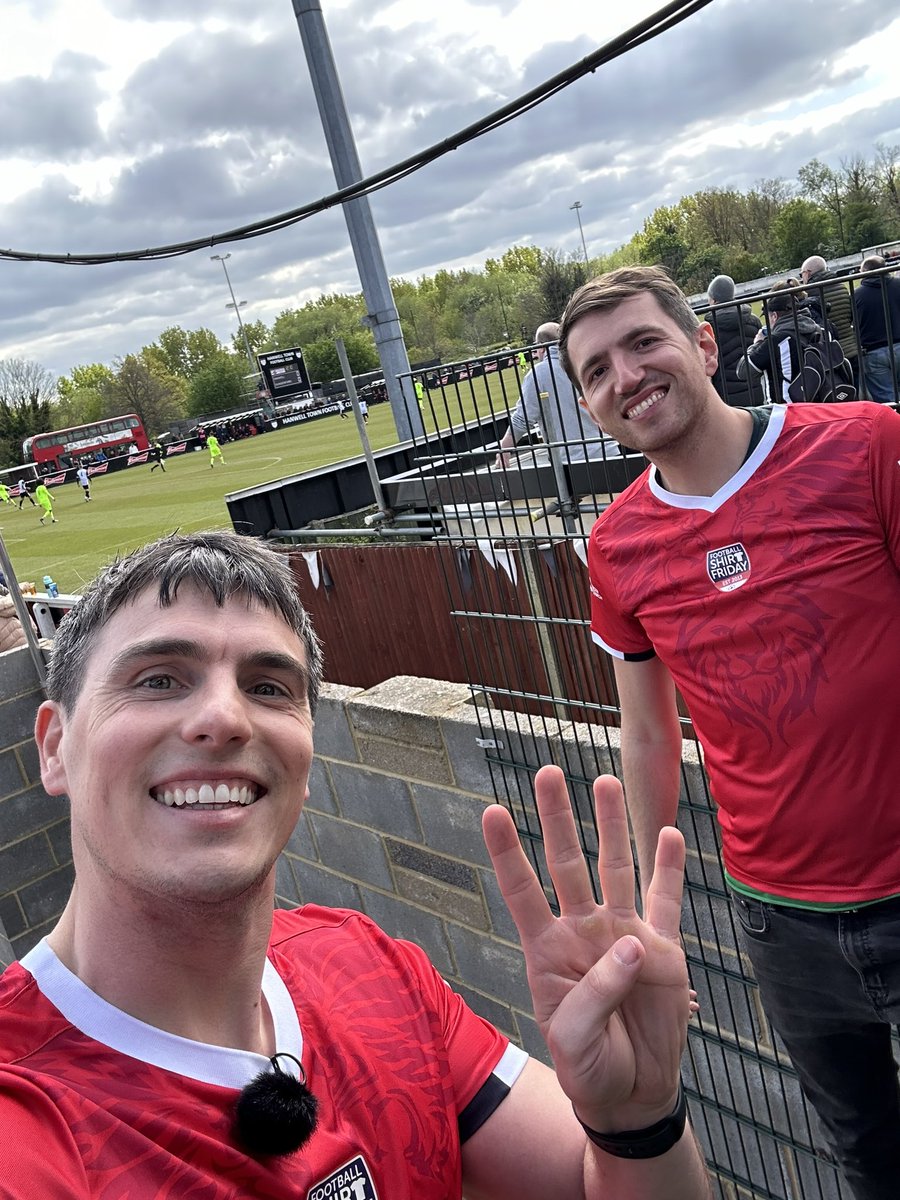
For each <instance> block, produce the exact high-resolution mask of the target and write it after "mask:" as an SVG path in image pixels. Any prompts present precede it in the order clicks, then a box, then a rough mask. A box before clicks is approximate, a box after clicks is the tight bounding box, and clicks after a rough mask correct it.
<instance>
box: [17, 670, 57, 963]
mask: <svg viewBox="0 0 900 1200" xmlns="http://www.w3.org/2000/svg"><path fill="white" fill-rule="evenodd" d="M43 698H44V697H43V693H42V692H41V689H40V685H39V683H38V678H37V672H36V671H35V668H34V663H33V662H32V660H31V656H30V654H29V652H28V650H27V648H26V647H22V648H20V649H17V650H8V651H7V652H6V653H5V654H0V967H2V966H6V965H8V964H9V963H10V962H12V961H13V959H15V958H20V957H21V956H22V955H23V954H24V953H26V951H28V950H30V949H31V947H32V946H33V945H34V944H35V942H37V941H39V940H40V939H41V938H42V937H43V936H44V934H45V933H46V932H47V930H48V929H50V928H51V927H52V925H53V923H54V922H55V920H56V918H57V917H58V916H59V914H60V912H61V911H62V909H63V906H64V904H65V902H66V897H67V896H68V894H69V889H70V887H71V884H72V854H71V848H70V845H69V819H68V805H67V803H66V801H65V799H63V798H60V797H56V796H48V795H47V793H46V792H45V791H44V789H43V787H42V786H41V778H40V769H39V766H38V753H37V747H36V745H35V742H34V718H35V714H36V713H37V709H38V706H39V705H40V703H41V701H42V700H43Z"/></svg>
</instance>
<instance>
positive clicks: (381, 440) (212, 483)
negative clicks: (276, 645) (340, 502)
mask: <svg viewBox="0 0 900 1200" xmlns="http://www.w3.org/2000/svg"><path fill="white" fill-rule="evenodd" d="M366 432H367V433H368V435H369V440H370V442H371V444H372V448H373V450H379V449H381V448H383V447H384V446H390V445H392V444H393V443H394V442H396V440H397V434H396V430H395V428H394V420H393V416H392V414H391V410H390V406H389V405H387V404H378V405H375V406H374V407H373V408H371V409H370V415H369V422H368V424H367V425H366ZM222 453H223V455H224V458H225V465H224V466H223V465H222V464H221V462H219V463H217V465H216V466H215V467H214V468H212V469H211V468H210V465H209V454H208V453H207V452H206V451H205V450H196V451H193V452H191V451H188V452H187V453H186V454H178V455H175V456H174V457H173V458H168V459H165V460H164V463H165V468H166V472H165V474H163V472H162V471H161V470H158V469H157V470H156V471H153V472H151V470H150V466H151V464H149V463H147V464H142V465H140V466H135V467H129V468H128V469H127V470H125V471H116V472H115V473H114V474H111V475H94V476H92V479H91V496H92V499H91V503H90V504H88V503H87V502H86V501H85V499H84V493H83V492H82V490H81V488H80V487H79V485H78V483H77V482H75V481H73V482H71V483H64V484H63V485H62V486H61V487H56V488H53V489H51V494H52V496H53V515H54V516H55V517H56V519H57V523H56V524H55V525H51V524H50V523H49V522H48V523H47V524H46V525H41V524H39V521H38V518H39V517H40V516H41V515H42V511H43V510H42V509H40V508H32V507H31V505H30V504H29V503H28V502H27V501H26V502H25V505H24V507H23V508H22V509H21V510H20V509H19V507H18V500H17V499H16V500H15V502H14V505H13V506H9V505H5V504H3V505H0V529H2V533H3V541H4V543H5V544H6V549H7V551H8V553H9V557H10V559H11V560H12V564H13V567H14V568H15V573H16V578H17V579H19V580H20V581H25V580H27V581H34V583H35V584H36V586H37V589H38V591H42V590H43V585H42V583H41V581H42V579H43V577H44V576H45V575H51V576H52V577H53V579H54V580H55V581H56V583H58V584H59V590H60V591H61V592H69V593H78V592H79V591H81V589H82V587H83V585H84V584H85V583H86V582H87V581H88V580H89V579H91V578H93V576H94V575H96V574H97V571H98V570H99V569H100V568H101V567H102V566H105V565H106V564H107V563H108V562H110V561H111V560H112V559H114V558H115V557H116V556H117V555H120V554H124V553H127V552H128V551H129V550H134V549H135V548H136V547H138V546H142V545H144V543H146V542H149V541H152V540H153V539H154V538H155V537H159V536H160V535H162V534H165V533H171V532H173V531H174V530H182V531H183V532H191V531H193V530H197V529H223V528H224V529H230V528H231V521H230V519H229V516H228V509H227V508H226V505H225V499H224V497H225V494H226V493H227V492H235V491H239V490H240V489H241V488H246V487H252V486H253V485H255V484H260V483H266V482H268V481H270V480H274V479H281V478H282V477H283V476H285V475H295V474H297V473H298V472H300V471H308V470H311V469H312V468H313V467H319V466H322V465H323V464H325V463H329V462H339V461H341V460H342V459H345V458H352V457H355V456H356V455H359V454H361V453H362V446H361V444H360V440H359V435H358V433H357V431H356V422H355V421H354V420H353V417H352V414H351V415H350V417H348V418H344V419H342V418H341V417H339V416H337V415H334V416H330V417H323V418H321V419H320V420H318V421H309V422H306V423H302V424H299V425H292V426H288V427H287V428H285V429H278V430H276V431H275V432H274V433H264V434H259V435H257V436H256V437H250V438H243V439H242V440H241V441H237V442H226V443H223V445H222Z"/></svg>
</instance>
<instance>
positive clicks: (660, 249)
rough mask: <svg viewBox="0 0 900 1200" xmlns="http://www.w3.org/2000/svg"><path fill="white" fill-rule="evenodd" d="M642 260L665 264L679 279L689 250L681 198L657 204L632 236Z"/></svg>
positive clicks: (686, 224)
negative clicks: (676, 202)
mask: <svg viewBox="0 0 900 1200" xmlns="http://www.w3.org/2000/svg"><path fill="white" fill-rule="evenodd" d="M635 241H636V244H637V250H638V255H639V257H640V261H641V262H642V263H647V264H648V265H651V266H661V267H665V268H666V270H667V271H668V272H669V274H670V275H671V276H672V278H673V279H674V280H675V281H676V282H677V283H681V278H682V273H683V268H684V263H685V259H686V258H687V256H688V254H689V253H690V250H691V240H690V231H689V229H688V205H687V203H686V202H685V201H684V200H680V201H679V202H678V204H675V205H672V206H670V207H666V206H663V207H662V208H657V209H656V210H655V211H654V212H653V213H651V215H650V216H649V217H648V218H647V220H646V221H645V222H644V226H643V229H642V230H641V232H640V234H639V235H638V236H637V238H636V239H635Z"/></svg>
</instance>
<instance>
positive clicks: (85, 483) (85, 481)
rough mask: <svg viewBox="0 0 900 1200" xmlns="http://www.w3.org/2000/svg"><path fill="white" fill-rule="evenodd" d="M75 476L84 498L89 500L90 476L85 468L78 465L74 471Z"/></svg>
mask: <svg viewBox="0 0 900 1200" xmlns="http://www.w3.org/2000/svg"><path fill="white" fill-rule="evenodd" d="M75 478H76V479H77V480H78V482H79V483H80V484H81V490H82V491H83V492H84V498H85V500H86V501H89V500H90V498H91V477H90V475H88V473H87V468H85V467H79V468H78V470H77V471H76V472H75Z"/></svg>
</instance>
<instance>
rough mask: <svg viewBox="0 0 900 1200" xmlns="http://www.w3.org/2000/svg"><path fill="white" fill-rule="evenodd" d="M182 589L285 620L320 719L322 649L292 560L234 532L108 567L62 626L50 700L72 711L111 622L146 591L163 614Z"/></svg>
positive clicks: (184, 536)
mask: <svg viewBox="0 0 900 1200" xmlns="http://www.w3.org/2000/svg"><path fill="white" fill-rule="evenodd" d="M182 584H185V585H186V586H193V587H195V588H198V589H199V590H200V591H203V592H206V593H207V594H208V595H209V596H211V597H212V599H213V601H214V602H215V604H216V605H217V606H218V607H219V608H222V607H224V605H225V602H226V601H227V600H230V599H232V597H240V598H242V599H244V600H246V601H247V602H248V603H251V602H252V603H254V604H258V605H259V607H260V608H263V609H265V610H266V611H268V612H273V613H275V614H276V616H280V617H281V619H282V620H283V621H284V622H285V623H286V624H287V625H289V626H290V628H291V629H292V630H293V631H294V633H295V634H296V635H297V637H298V638H299V639H300V640H301V642H302V643H303V649H304V651H305V652H306V670H307V676H308V678H307V700H308V701H309V709H310V712H311V713H312V714H313V715H315V711H316V701H317V700H318V696H319V687H320V685H321V681H322V649H321V646H320V644H319V639H318V638H317V637H316V635H315V632H314V631H313V627H312V623H311V622H310V619H309V616H308V614H307V612H306V609H305V608H304V607H303V605H302V604H301V603H300V598H299V596H298V594H297V585H296V583H295V581H294V576H293V572H292V571H291V566H290V561H289V559H288V557H287V555H286V554H284V553H279V551H277V550H276V549H274V548H273V547H272V546H270V545H268V544H267V543H265V542H263V541H261V540H260V539H258V538H251V537H243V536H241V535H239V534H237V533H232V532H231V531H230V530H212V531H210V532H207V533H204V532H198V533H172V534H169V535H168V536H167V537H162V538H159V539H158V540H157V541H155V542H150V543H149V545H147V546H141V547H140V548H139V549H137V550H133V551H132V552H131V554H128V555H126V556H125V557H124V558H119V559H116V560H115V561H114V562H112V563H111V564H110V565H109V566H107V567H105V568H104V569H103V570H102V571H101V572H100V574H99V575H98V576H97V577H96V578H95V579H93V580H92V581H91V582H90V583H89V584H88V585H87V587H86V588H85V589H84V591H83V592H82V595H81V599H80V600H79V601H78V603H77V604H76V605H74V607H73V608H70V609H69V611H68V612H67V613H66V615H65V616H64V617H63V619H62V620H61V621H60V623H59V628H58V629H57V631H56V636H55V638H54V639H53V650H52V653H51V656H50V666H49V670H48V672H47V695H48V696H49V697H50V699H51V700H55V701H56V702H57V703H58V704H61V705H62V707H63V708H64V709H65V711H66V712H71V711H72V710H73V709H74V707H75V704H76V701H77V700H78V696H79V693H80V691H81V684H82V681H83V679H84V674H85V671H86V670H87V665H88V659H89V657H90V655H91V651H92V650H93V648H94V643H95V642H96V640H97V636H98V635H99V633H100V631H101V630H102V629H103V628H104V626H105V625H106V623H107V622H108V621H109V620H110V618H111V617H113V616H115V614H116V613H117V612H118V611H119V609H121V608H124V607H125V606H126V605H128V604H133V603H134V601H135V600H137V598H138V597H139V596H142V595H143V594H144V593H145V592H149V593H150V594H151V595H152V594H153V593H154V592H155V593H156V597H157V601H158V603H159V605H160V607H161V608H169V607H171V605H172V604H174V603H175V599H176V595H177V592H178V589H179V587H180V586H181V585H182Z"/></svg>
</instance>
